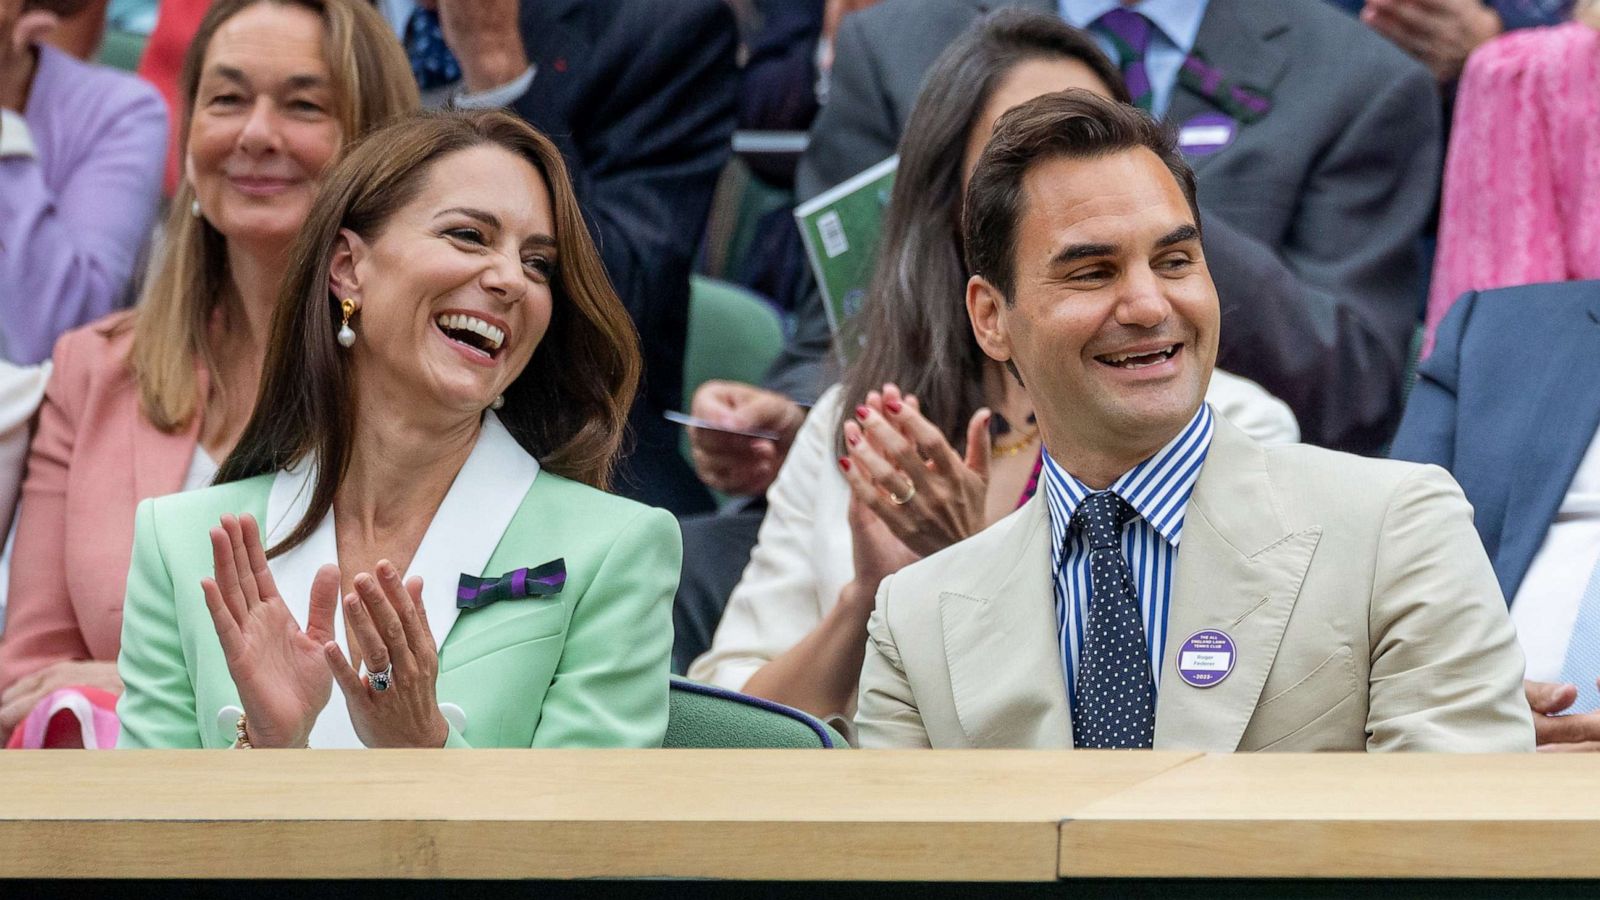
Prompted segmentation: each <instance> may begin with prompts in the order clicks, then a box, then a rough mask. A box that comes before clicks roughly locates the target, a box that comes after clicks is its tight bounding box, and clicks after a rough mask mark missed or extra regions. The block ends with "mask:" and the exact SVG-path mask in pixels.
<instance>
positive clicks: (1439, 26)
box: [1361, 0, 1505, 83]
mask: <svg viewBox="0 0 1600 900" xmlns="http://www.w3.org/2000/svg"><path fill="white" fill-rule="evenodd" d="M1361 21H1363V22H1365V23H1367V24H1368V25H1369V26H1371V27H1372V28H1373V29H1374V30H1376V31H1377V32H1378V33H1380V34H1382V35H1383V36H1384V37H1387V38H1388V39H1389V40H1391V41H1394V42H1395V43H1396V44H1398V45H1399V46H1400V49H1402V50H1404V51H1406V52H1407V53H1409V54H1411V55H1412V56H1414V57H1416V58H1417V59H1418V60H1420V61H1421V62H1422V63H1423V65H1426V66H1427V67H1428V68H1429V69H1432V70H1433V74H1434V77H1436V78H1438V79H1439V81H1440V83H1447V82H1451V81H1455V80H1456V79H1457V78H1458V77H1460V75H1461V67H1462V66H1463V65H1465V64H1466V62H1467V55H1468V54H1470V53H1471V52H1472V51H1474V50H1476V49H1478V46H1479V45H1480V44H1483V43H1484V42H1485V41H1488V40H1489V39H1490V38H1493V37H1494V36H1495V35H1498V34H1499V33H1500V32H1501V31H1503V30H1505V28H1504V26H1503V25H1502V24H1501V22H1500V14H1499V13H1497V12H1495V11H1494V10H1493V9H1492V8H1491V7H1489V6H1488V5H1486V4H1485V3H1483V2H1482V0H1367V3H1366V6H1365V7H1364V8H1363V9H1362V10H1361Z"/></svg>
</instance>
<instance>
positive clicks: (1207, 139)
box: [1178, 113, 1239, 156]
mask: <svg viewBox="0 0 1600 900" xmlns="http://www.w3.org/2000/svg"><path fill="white" fill-rule="evenodd" d="M1238 136H1239V123H1238V122H1235V121H1234V120H1233V119H1231V118H1229V117H1228V116H1225V115H1223V114H1222V113H1201V114H1199V115H1197V116H1195V117H1193V118H1191V119H1190V120H1189V121H1187V122H1185V123H1183V125H1182V126H1181V127H1179V129H1178V149H1179V150H1182V151H1183V152H1184V154H1185V155H1187V156H1210V155H1211V154H1213V153H1215V152H1217V151H1218V150H1221V149H1222V148H1223V147H1226V146H1228V145H1229V144H1231V143H1233V139H1234V138H1236V137H1238Z"/></svg>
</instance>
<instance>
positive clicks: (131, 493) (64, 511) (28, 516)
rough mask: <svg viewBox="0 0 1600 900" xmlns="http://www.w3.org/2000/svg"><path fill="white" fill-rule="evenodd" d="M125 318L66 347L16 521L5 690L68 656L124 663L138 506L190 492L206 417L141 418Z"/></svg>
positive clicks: (2, 662) (58, 353) (3, 642)
mask: <svg viewBox="0 0 1600 900" xmlns="http://www.w3.org/2000/svg"><path fill="white" fill-rule="evenodd" d="M127 316H128V313H116V314H113V315H111V316H107V317H106V318H104V319H101V320H99V321H97V322H94V323H91V324H89V325H85V326H84V327H82V328H79V329H76V330H74V331H69V332H67V333H66V334H64V335H62V337H61V340H60V341H59V342H57V344H56V348H55V356H54V358H55V370H54V371H53V372H52V373H51V374H50V381H49V384H48V385H47V386H46V387H45V398H44V406H43V407H42V408H41V409H40V411H39V428H38V432H37V433H36V434H35V435H34V438H33V443H32V445H31V446H30V447H29V450H28V474H27V478H26V480H25V481H23V484H22V503H21V506H20V507H19V509H18V514H17V542H16V548H15V551H14V553H13V554H12V562H11V587H10V594H9V601H8V604H9V607H8V609H7V612H6V623H5V632H4V635H3V636H0V690H4V689H5V688H7V687H9V686H10V685H11V684H12V683H13V682H15V681H16V680H17V679H18V678H21V677H22V676H24V675H27V674H29V673H31V672H34V671H36V670H38V669H41V668H43V667H45V666H47V665H49V664H51V663H54V662H58V661H60V660H69V659H75V660H102V661H110V660H114V659H116V658H117V648H118V646H119V644H120V642H121V636H122V599H123V594H124V592H125V591H126V588H127V579H128V564H129V561H130V559H131V557H132V553H133V513H134V508H135V507H136V506H137V505H138V504H139V501H141V500H143V499H145V498H147V497H155V496H159V495H162V494H170V493H173V492H174V491H177V490H178V489H179V488H181V487H182V486H183V479H184V476H185V475H186V474H187V473H188V471H189V463H190V461H191V460H192V459H193V458H194V448H195V444H196V442H197V441H198V440H199V428H200V422H199V418H200V417H199V416H195V417H194V418H193V419H192V420H191V421H190V423H189V426H188V427H187V428H185V429H183V430H182V431H181V432H179V433H177V434H163V433H162V432H160V431H158V430H156V428H155V426H153V425H151V424H150V422H149V420H147V419H146V418H145V417H144V415H143V414H142V413H141V412H140V411H139V392H138V389H137V388H136V386H135V384H134V378H133V371H132V369H130V368H129V366H128V352H129V350H130V349H131V348H132V346H133V332H132V329H125V330H123V331H121V332H120V333H117V326H118V325H120V324H123V321H124V320H125V319H126V318H127ZM202 378H203V372H202ZM203 386H204V382H203V380H202V392H203V389H204V387H203Z"/></svg>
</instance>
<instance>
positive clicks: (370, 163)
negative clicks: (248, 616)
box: [216, 110, 641, 556]
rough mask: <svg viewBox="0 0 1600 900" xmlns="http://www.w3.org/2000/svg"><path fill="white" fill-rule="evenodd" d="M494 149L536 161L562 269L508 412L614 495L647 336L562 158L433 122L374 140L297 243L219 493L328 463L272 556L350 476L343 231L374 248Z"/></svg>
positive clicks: (329, 191) (317, 517)
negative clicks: (432, 192)
mask: <svg viewBox="0 0 1600 900" xmlns="http://www.w3.org/2000/svg"><path fill="white" fill-rule="evenodd" d="M484 145H488V146H495V147H501V148H504V149H506V150H509V151H510V152H512V153H515V154H516V155H518V156H520V157H522V158H523V159H526V160H527V161H528V162H529V163H530V164H532V165H533V167H534V168H535V169H537V170H538V171H539V174H540V175H541V176H543V178H544V181H545V185H546V186H547V187H548V188H549V190H550V198H551V205H552V207H553V211H554V214H555V232H556V233H555V238H556V269H555V272H554V274H553V276H552V277H551V280H550V293H551V299H552V304H551V307H552V308H551V315H550V326H549V329H548V330H547V331H546V332H545V335H544V338H543V339H542V340H541V341H540V342H539V346H538V347H537V348H536V349H535V350H534V352H533V357H532V358H531V359H530V360H529V361H528V366H527V368H526V369H524V370H523V371H522V373H521V374H520V375H518V376H517V378H516V380H514V381H513V382H512V383H511V384H510V385H509V386H508V387H507V388H506V389H505V392H504V396H505V401H506V402H505V407H504V408H503V409H501V410H500V411H499V413H498V415H499V417H500V420H501V421H502V422H503V423H505V426H506V429H507V430H508V431H510V432H511V435H512V436H513V437H514V438H516V440H517V443H518V444H520V445H522V448H523V449H524V450H527V451H528V453H529V454H531V455H533V456H534V457H535V458H536V459H538V460H539V463H540V465H541V466H542V467H543V468H545V469H547V470H549V471H551V472H554V473H556V474H557V475H561V476H563V477H565V478H571V479H573V480H574V481H580V482H583V483H584V484H587V485H590V486H591V487H596V488H600V489H601V490H605V489H606V488H608V487H609V486H610V482H611V471H612V468H613V466H614V465H615V463H616V458H617V452H618V449H619V448H620V446H621V443H622V438H623V434H624V431H625V429H626V427H627V419H628V408H629V407H630V406H631V405H632V404H633V396H634V393H635V392H636V391H637V390H638V385H639V371H640V367H641V363H640V356H639V335H638V332H637V331H635V330H634V326H633V320H632V319H631V318H629V316H628V312H627V309H626V308H624V307H623V305H622V301H621V300H620V299H618V297H617V293H616V291H615V290H614V289H613V288H612V286H611V282H610V280H609V279H608V278H607V277H606V272H605V267H604V265H603V264H602V263H601V261H600V254H599V251H597V250H596V249H595V245H594V241H593V240H591V239H590V237H589V231H588V229H587V228H586V227H585V225H584V221H583V214H582V212H581V211H580V210H579V208H578V199H577V196H576V195H575V194H574V193H573V190H572V182H571V180H570V179H569V178H568V176H567V169H566V164H565V163H563V162H562V159H561V152H560V151H559V150H557V149H556V146H555V144H553V143H551V141H550V139H549V138H546V137H545V136H544V135H542V134H540V133H539V132H537V131H535V130H534V129H533V128H532V127H531V126H530V125H528V124H527V123H526V122H524V121H523V120H522V119H520V118H518V117H516V116H514V115H511V114H509V113H505V112H501V111H499V110H484V111H475V112H451V113H421V114H417V115H414V116H411V117H409V118H406V119H402V120H399V121H397V122H395V123H393V124H391V125H389V126H387V127H385V128H382V129H380V130H378V131H376V132H374V133H373V134H371V135H369V136H368V137H366V138H365V139H363V140H362V141H360V142H359V143H358V144H356V145H355V146H354V147H352V148H351V149H350V152H349V154H348V155H347V156H345V158H344V159H343V160H342V161H341V162H339V163H338V165H336V166H335V167H334V169H333V171H332V172H331V173H330V174H329V175H328V177H327V179H326V180H325V181H324V182H323V186H322V189H321V191H320V192H319V193H318V195H317V199H316V202H315V203H314V204H313V205H312V208H311V214H310V216H309V217H308V218H307V220H306V225H305V230H304V231H302V232H301V234H300V239H299V240H298V241H297V242H296V243H295V247H294V250H293V253H292V255H291V258H290V264H289V270H288V276H287V278H286V279H285V281H284V285H283V293H282V295H281V296H280V298H279V300H278V307H277V312H276V314H274V316H273V319H272V339H271V343H270V344H269V348H270V349H269V350H268V356H267V362H266V368H265V371H264V372H263V373H262V382H261V393H260V395H259V396H258V397H257V399H256V407H255V412H254V413H253V414H252V416H251V418H250V422H249V424H247V425H246V426H245V430H244V434H243V435H242V436H241V437H240V439H239V444H238V446H237V447H236V448H235V449H234V451H233V453H232V454H231V455H230V456H229V457H228V458H227V460H226V461H224V462H223V464H222V468H221V470H220V471H219V472H218V473H217V479H216V483H217V484H225V483H227V482H230V481H239V480H241V479H245V478H251V477H254V476H257V475H263V474H267V473H270V472H276V471H278V470H280V469H285V468H289V467H292V466H294V465H295V464H296V463H298V462H300V461H301V460H302V459H304V458H306V457H307V456H310V457H311V458H312V459H313V460H314V461H315V463H316V465H317V476H316V485H315V487H314V488H313V491H312V495H311V505H310V507H309V508H308V509H307V510H306V515H305V517H304V518H303V519H301V520H300V522H299V523H298V524H297V525H296V526H295V528H294V530H293V531H291V532H290V533H289V535H288V536H287V537H285V538H284V539H283V541H282V542H281V543H279V544H278V545H277V546H275V547H273V548H272V549H271V550H270V551H269V553H268V555H269V556H277V555H278V554H281V553H283V552H284V551H286V550H289V549H292V548H293V547H295V546H297V545H298V544H300V543H301V542H303V541H304V540H305V539H306V538H307V537H309V536H310V535H311V533H312V532H313V531H315V530H316V527H317V523H319V522H321V521H322V518H323V517H324V516H325V515H327V513H328V510H330V509H332V507H333V500H334V495H335V494H336V493H337V492H338V488H339V484H340V482H342V481H343V480H344V475H345V473H346V471H347V470H348V469H349V466H350V453H351V447H352V445H353V442H354V437H355V435H354V428H355V426H354V421H355V417H354V416H353V415H352V414H351V411H352V410H353V409H354V408H355V405H356V404H357V403H359V402H360V396H359V388H360V386H359V385H358V384H356V382H355V380H354V379H353V378H352V377H351V374H350V365H349V356H348V354H346V353H345V352H344V350H343V349H342V348H340V347H339V346H338V344H337V343H336V342H335V339H334V335H335V333H336V332H337V331H338V329H339V325H340V321H341V315H340V310H339V301H338V298H336V297H334V295H333V293H332V292H331V291H330V290H329V287H328V273H329V268H330V266H331V265H332V262H333V256H334V251H335V248H336V247H337V244H338V238H339V231H340V229H343V228H348V229H350V230H351V231H353V232H355V233H356V234H358V235H360V236H361V237H362V239H363V240H366V241H369V242H370V241H374V240H377V239H378V238H379V236H380V235H381V234H382V232H383V229H384V227H385V226H386V225H388V223H389V221H390V219H392V218H393V216H394V215H395V213H397V212H398V211H399V210H400V209H401V208H403V207H404V206H406V204H408V203H410V202H411V201H412V200H414V199H415V198H416V197H417V195H418V194H419V193H421V191H422V189H423V186H424V185H425V184H426V182H427V178H428V173H429V172H430V171H431V170H432V169H433V167H434V165H435V164H436V163H437V162H438V161H439V160H440V159H441V158H443V157H445V156H447V155H449V154H452V153H456V152H459V151H462V150H467V149H470V148H473V147H478V146H484Z"/></svg>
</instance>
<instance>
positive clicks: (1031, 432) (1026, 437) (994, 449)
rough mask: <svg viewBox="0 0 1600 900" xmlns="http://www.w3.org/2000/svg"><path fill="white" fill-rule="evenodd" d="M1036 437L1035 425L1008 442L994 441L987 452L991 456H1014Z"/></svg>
mask: <svg viewBox="0 0 1600 900" xmlns="http://www.w3.org/2000/svg"><path fill="white" fill-rule="evenodd" d="M1038 439H1039V426H1037V425H1035V426H1033V427H1032V428H1029V429H1028V430H1027V431H1026V432H1024V433H1023V434H1022V435H1021V436H1020V437H1018V438H1017V439H1016V440H1014V441H1012V442H1011V443H1009V444H1004V445H1002V444H1000V443H998V442H996V443H994V444H993V445H992V446H991V448H990V451H989V453H990V455H991V456H997V457H1001V458H1005V457H1010V456H1016V455H1017V454H1018V453H1021V452H1022V450H1023V448H1025V447H1027V446H1029V445H1031V444H1032V443H1033V442H1034V441H1036V440H1038Z"/></svg>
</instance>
